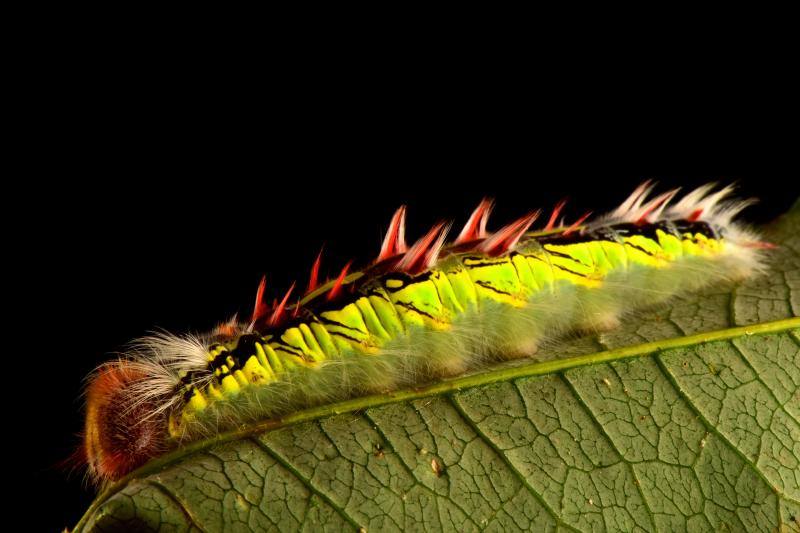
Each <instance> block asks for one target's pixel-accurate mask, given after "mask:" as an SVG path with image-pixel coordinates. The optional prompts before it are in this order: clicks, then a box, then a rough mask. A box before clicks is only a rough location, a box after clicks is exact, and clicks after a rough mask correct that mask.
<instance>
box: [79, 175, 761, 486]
mask: <svg viewBox="0 0 800 533" xmlns="http://www.w3.org/2000/svg"><path fill="white" fill-rule="evenodd" d="M652 189H653V186H652V185H650V184H649V183H645V184H643V185H642V186H640V187H639V188H638V189H636V191H634V193H633V194H632V195H631V196H630V197H629V198H628V199H627V200H626V201H625V202H623V204H622V205H621V206H620V207H619V208H617V209H616V210H615V211H614V212H612V213H610V214H608V215H606V216H605V217H602V218H599V219H597V220H595V221H592V222H589V223H584V219H585V218H586V217H584V218H582V219H581V220H579V221H577V222H576V223H574V224H572V225H569V226H566V225H564V224H559V225H557V224H556V220H557V219H558V216H559V213H560V210H561V208H562V207H563V203H562V204H559V206H557V207H556V208H555V209H554V211H553V213H552V215H551V216H550V217H549V221H548V222H547V224H546V225H545V226H544V227H543V228H542V229H541V230H539V231H530V228H531V226H532V225H533V223H534V222H535V220H536V219H537V217H538V214H539V213H538V212H532V213H529V214H527V215H525V216H524V217H522V218H520V219H519V220H517V221H515V222H513V223H511V224H509V225H507V226H505V227H504V228H502V229H500V230H498V231H496V232H493V233H488V232H487V230H486V225H487V220H488V216H489V213H490V211H491V208H492V204H491V202H490V201H488V200H484V201H482V202H481V203H480V205H479V206H478V208H477V209H476V210H475V212H474V213H473V214H472V216H471V217H470V218H469V220H468V221H467V223H466V225H465V226H464V228H463V230H462V231H461V232H460V233H459V235H458V237H457V238H456V239H455V240H454V241H453V242H452V243H450V244H446V242H445V238H446V235H447V230H448V226H447V225H445V224H437V225H436V226H435V227H434V228H433V229H431V231H429V232H428V233H427V234H426V235H425V236H423V237H422V238H421V239H420V240H418V241H417V242H416V243H415V244H414V245H412V246H411V247H408V246H407V245H406V243H405V237H404V234H405V208H404V207H401V208H400V209H399V210H398V211H397V212H396V213H395V215H394V217H393V218H392V221H391V224H390V226H389V231H388V232H387V234H386V238H385V240H384V242H383V245H382V247H381V251H380V253H379V255H378V258H377V260H376V261H375V262H374V263H373V264H371V265H370V266H368V267H367V268H365V269H364V270H362V271H359V272H354V273H352V274H349V275H348V270H349V268H348V267H349V265H348V267H345V268H344V269H343V270H342V272H341V274H340V275H339V276H338V278H337V279H336V280H334V281H331V282H329V283H326V284H323V285H321V286H318V283H317V278H318V272H319V265H320V258H319V257H318V258H317V261H316V262H315V264H314V267H313V268H312V273H311V280H310V282H309V286H308V289H307V291H306V294H305V296H303V297H302V299H301V300H299V301H298V303H297V304H295V305H288V302H289V298H290V297H291V293H292V292H293V290H292V289H293V287H292V289H290V290H289V291H288V292H287V294H286V295H285V296H284V298H283V299H282V301H281V302H280V303H278V302H276V303H274V304H273V305H272V306H267V305H266V304H265V303H264V301H263V293H264V282H263V280H262V284H261V285H260V286H259V290H258V294H257V298H256V305H255V309H254V311H253V315H252V317H251V320H250V321H248V322H246V323H240V322H237V321H236V320H233V321H231V322H228V323H226V324H222V325H220V326H218V327H217V328H216V329H215V330H214V331H213V332H211V333H209V334H207V335H203V336H192V335H183V336H175V335H170V334H158V335H154V336H150V337H146V338H144V339H141V340H140V341H138V343H137V344H136V345H134V347H133V349H132V350H131V351H130V353H129V354H127V355H126V356H124V357H123V358H122V359H120V360H118V361H115V362H111V363H108V364H106V365H103V366H101V367H100V368H99V369H98V370H97V371H96V373H95V375H94V376H93V378H92V380H91V383H90V385H89V387H88V390H87V408H86V424H85V435H84V448H83V449H84V453H85V457H86V461H87V463H88V467H89V472H90V474H91V476H92V477H93V478H94V479H95V480H97V481H100V482H103V481H108V480H115V479H118V478H119V477H121V476H122V475H124V474H126V473H127V472H129V471H131V470H132V469H134V468H136V467H138V466H140V465H141V464H143V463H144V462H145V461H147V460H148V459H150V458H152V457H154V456H156V455H159V454H161V453H164V452H165V451H167V450H169V449H171V448H173V447H175V446H177V445H179V444H181V443H185V442H187V441H190V440H193V439H197V438H200V437H202V436H206V435H209V434H214V433H215V432H218V431H222V430H226V429H230V428H232V427H235V426H237V425H239V424H241V423H244V422H247V421H254V420H260V419H265V418H270V417H277V416H281V415H283V414H286V413H287V412H291V411H292V410H296V409H298V408H301V407H305V406H309V405H313V404H318V403H321V402H328V401H335V400H340V399H343V398H346V397H351V396H354V395H359V394H365V393H369V392H382V391H390V390H393V389H396V388H397V387H400V386H404V385H413V384H416V383H420V382H423V381H425V380H430V379H434V378H439V377H443V376H450V375H455V374H458V373H461V372H464V371H465V370H467V369H470V368H475V367H479V366H481V365H485V364H488V363H491V362H493V361H497V360H503V359H510V358H516V357H528V356H531V355H532V354H534V353H535V352H536V350H537V346H539V345H540V344H541V343H542V342H545V341H547V340H549V339H554V338H558V337H559V336H561V335H563V334H565V333H567V332H570V331H574V330H584V329H589V330H593V329H594V330H596V329H606V328H609V327H613V326H614V325H615V324H616V323H617V322H618V320H619V319H620V317H621V316H623V315H624V314H625V313H630V312H635V311H637V310H640V309H642V308H644V307H647V306H650V305H653V304H654V303H658V302H662V301H664V300H666V299H668V298H671V297H673V296H675V295H677V294H681V293H684V292H687V291H694V290H697V289H698V288H701V287H703V286H706V285H709V284H711V283H715V282H718V281H720V280H731V279H740V278H743V277H747V276H752V275H754V274H756V273H758V272H759V271H760V270H761V262H762V254H761V248H764V247H765V246H767V245H766V244H765V243H762V242H760V241H759V239H758V236H757V235H756V234H754V233H753V232H751V231H749V230H747V229H745V228H744V227H743V226H742V225H741V224H739V223H736V222H733V221H732V219H733V217H734V216H735V215H736V214H737V213H738V212H739V211H740V210H741V209H743V208H744V207H745V206H746V205H748V202H747V201H744V202H743V201H729V200H726V198H727V197H728V196H729V194H730V192H731V190H732V189H731V188H730V187H726V188H723V189H721V190H719V191H716V192H714V191H713V186H711V185H706V186H703V187H700V188H698V189H697V190H695V191H693V192H691V193H689V194H688V195H686V196H684V197H683V198H682V199H681V200H680V201H677V202H673V200H675V196H676V194H677V192H678V191H677V190H672V191H669V192H667V193H664V194H661V195H659V196H656V197H655V198H652V199H648V197H649V195H650V193H651V191H652Z"/></svg>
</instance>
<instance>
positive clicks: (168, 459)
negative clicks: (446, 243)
mask: <svg viewBox="0 0 800 533" xmlns="http://www.w3.org/2000/svg"><path fill="white" fill-rule="evenodd" d="M799 230H800V204H796V205H795V207H794V209H793V210H792V211H791V212H790V213H789V214H787V215H786V216H784V217H783V218H782V219H781V220H780V221H779V223H777V224H776V225H775V226H773V228H772V229H771V232H770V234H769V235H768V238H770V239H771V240H772V241H773V242H778V243H780V244H781V246H780V247H779V248H778V249H777V250H774V251H773V253H772V261H771V266H770V272H769V274H768V275H767V276H764V277H762V278H759V279H757V280H752V281H749V282H747V283H744V284H741V285H739V286H737V287H714V288H712V289H709V290H707V291H705V292H703V293H701V294H698V295H693V296H691V297H687V298H682V299H679V300H677V301H675V302H673V303H672V304H671V305H669V306H666V307H663V308H661V309H658V310H655V311H652V312H648V313H644V314H642V316H640V317H638V318H636V319H634V320H629V321H626V322H625V324H624V325H623V326H622V327H620V328H618V329H616V330H614V331H611V332H607V333H603V334H600V335H597V336H594V337H584V338H581V339H576V340H573V341H570V342H568V343H563V344H562V345H560V346H558V347H556V348H551V350H550V352H549V353H543V354H541V355H540V356H539V358H538V360H537V361H533V362H532V361H530V360H528V361H517V362H515V363H513V364H506V365H502V366H498V367H494V368H492V369H488V370H484V371H481V372H478V373H474V374H471V375H468V376H464V377H461V378H459V379H455V380H449V381H443V382H440V383H436V384H434V385H432V386H429V387H426V388H420V389H415V390H408V391H400V392H396V393H393V394H388V395H381V396H370V397H366V398H357V399H354V400H350V401H346V402H342V403H339V404H336V405H328V406H322V407H319V408H314V409H309V410H306V411H303V412H300V413H297V414H295V415H292V416H290V417H287V418H286V419H284V420H282V421H271V422H264V423H261V424H258V425H255V426H252V427H246V428H242V429H240V430H238V431H235V432H232V433H228V434H224V435H220V436H219V437H217V438H215V439H214V440H211V441H204V442H196V443H193V444H192V445H190V446H188V447H187V448H185V449H183V450H179V451H177V452H174V453H172V454H170V455H167V456H165V457H162V458H159V459H157V460H155V461H152V462H151V463H149V464H147V465H145V466H144V467H143V468H141V469H139V470H138V471H136V472H133V473H132V474H130V475H129V476H127V477H126V478H124V479H122V480H121V481H120V482H118V483H117V484H115V485H113V486H112V487H110V488H109V489H108V490H107V491H106V492H105V493H103V494H101V495H100V496H99V497H98V498H97V499H96V500H95V502H94V503H93V504H92V506H91V507H90V508H89V510H88V511H87V512H86V514H85V515H84V517H83V518H82V520H81V522H80V523H79V524H78V526H77V530H79V531H112V530H130V529H137V530H150V529H162V530H164V531H249V530H281V531H294V530H313V531H316V530H330V531H341V530H357V529H359V528H364V529H366V530H368V531H397V530H417V531H453V530H457V531H460V532H467V531H477V530H484V529H486V530H493V531H513V530H536V531H540V530H543V531H551V530H565V531H604V530H610V531H619V530H621V531H632V530H645V531H654V530H659V531H682V530H691V531H708V530H732V531H742V530H748V531H776V530H777V531H800V318H797V316H798V311H800V231H799Z"/></svg>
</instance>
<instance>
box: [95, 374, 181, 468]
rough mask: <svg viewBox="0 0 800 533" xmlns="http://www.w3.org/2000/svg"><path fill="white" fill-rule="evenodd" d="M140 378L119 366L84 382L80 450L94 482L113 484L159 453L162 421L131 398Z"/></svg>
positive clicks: (147, 403) (146, 403) (148, 406)
mask: <svg viewBox="0 0 800 533" xmlns="http://www.w3.org/2000/svg"><path fill="white" fill-rule="evenodd" d="M146 377H147V374H146V373H145V372H143V371H142V370H141V369H140V368H137V365H136V364H134V363H131V362H126V361H119V362H115V363H109V364H107V365H104V366H102V367H100V369H98V371H97V372H96V373H95V375H94V377H93V379H92V380H91V382H90V383H89V386H88V388H87V390H86V423H85V426H84V442H83V451H84V455H85V458H86V462H87V464H88V468H89V475H90V476H91V477H92V479H93V480H94V481H95V482H101V481H115V480H117V479H119V478H120V477H122V476H124V475H125V474H127V473H128V472H130V471H131V470H134V469H135V468H137V467H139V466H141V465H142V464H144V463H145V462H146V461H147V460H148V459H150V458H152V457H154V456H156V455H159V454H160V453H161V452H162V451H163V449H164V444H165V439H166V435H165V433H164V429H163V428H164V424H163V418H162V416H161V415H159V414H158V412H157V410H155V409H154V406H153V405H151V402H150V401H147V400H145V401H142V397H141V395H140V394H137V393H136V392H137V390H138V387H137V386H140V385H141V383H142V381H143V380H144V379H145V378H146ZM154 413H156V414H155V415H154Z"/></svg>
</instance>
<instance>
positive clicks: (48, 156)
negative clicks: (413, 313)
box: [6, 70, 800, 530]
mask: <svg viewBox="0 0 800 533" xmlns="http://www.w3.org/2000/svg"><path fill="white" fill-rule="evenodd" d="M167 77H168V76H167V75H166V74H164V76H155V77H148V78H147V80H146V81H142V79H141V78H139V77H137V76H128V75H126V72H125V71H122V70H116V71H115V74H114V75H113V76H112V77H108V78H106V77H98V78H96V83H93V84H89V85H81V87H80V90H77V89H74V88H72V89H69V90H60V91H50V90H46V89H43V88H41V87H39V88H37V90H36V91H34V93H33V100H34V101H35V106H33V107H32V111H31V115H30V119H31V120H30V121H28V122H27V123H26V124H25V125H24V127H22V128H21V129H20V134H19V135H18V141H19V143H20V146H25V147H26V149H24V150H21V152H20V154H21V156H22V159H23V160H24V166H23V170H21V171H20V172H19V173H18V174H15V175H16V176H18V179H17V181H18V182H19V183H18V185H19V186H20V191H22V192H20V193H18V194H16V195H10V196H9V197H7V199H6V202H9V203H17V200H19V205H17V206H16V207H21V208H22V209H21V213H22V214H21V215H19V217H18V218H15V219H14V220H13V223H12V224H11V225H9V226H8V228H9V229H12V230H13V231H9V232H8V233H9V235H8V241H9V242H10V244H11V246H12V250H14V251H13V253H12V254H11V255H12V259H13V262H14V263H15V265H16V266H21V267H22V268H21V270H23V271H24V272H22V273H21V274H20V276H19V277H18V278H16V277H15V278H13V279H12V280H11V285H15V284H17V280H20V281H19V284H21V285H22V286H23V288H24V292H25V297H24V299H23V301H22V304H21V307H20V309H21V310H20V311H19V312H18V319H19V322H20V324H22V325H24V329H23V331H24V332H25V333H24V334H20V335H17V334H14V335H11V336H10V338H9V339H8V342H9V345H10V346H11V347H13V352H12V353H13V358H14V359H11V357H12V356H8V357H9V361H12V360H13V361H18V360H19V359H22V358H24V359H25V360H24V361H22V363H23V364H21V366H17V367H16V368H17V370H13V368H12V367H10V366H9V368H8V371H9V372H11V374H10V375H13V376H18V377H17V378H16V379H15V381H16V380H18V381H17V382H18V383H22V385H23V390H24V393H23V394H22V395H21V396H18V397H19V398H23V399H24V402H22V401H19V402H17V403H18V404H19V406H20V409H18V411H19V414H21V415H22V419H23V420H22V423H21V424H22V428H23V434H25V435H26V438H25V440H24V442H25V444H24V446H23V448H24V450H22V452H23V453H24V454H30V457H31V460H30V461H29V462H26V461H20V463H21V465H22V466H24V468H25V469H26V470H27V473H28V475H27V476H26V480H27V481H29V482H30V487H31V488H30V491H31V492H32V493H33V495H34V496H35V497H34V498H33V499H34V500H35V501H37V502H40V503H41V502H47V504H46V506H45V509H46V511H39V513H40V514H39V515H37V519H38V518H41V520H42V521H43V522H44V523H45V526H46V528H47V529H48V530H55V529H58V528H62V527H64V526H72V525H74V523H75V522H76V521H77V519H78V518H79V517H80V515H81V514H82V512H83V511H84V510H85V508H86V506H87V505H88V503H89V502H90V501H91V498H92V497H93V491H92V489H91V488H87V487H85V486H84V484H83V481H82V474H81V473H80V472H77V473H72V474H70V473H69V472H68V471H67V469H65V468H64V467H63V466H60V465H59V463H60V462H61V461H63V460H64V459H66V458H67V457H68V456H69V455H70V454H71V453H72V451H73V450H74V449H75V447H77V446H78V444H79V438H78V436H77V434H78V433H79V432H80V429H81V423H82V415H81V410H82V405H81V401H80V399H79V395H80V391H81V381H82V379H83V378H84V376H85V375H86V374H87V373H89V372H90V371H91V369H92V368H94V367H95V366H96V365H97V364H99V363H100V362H102V361H104V360H106V359H107V358H108V357H110V355H109V354H110V353H111V352H113V351H115V350H120V349H123V347H124V344H125V343H126V342H128V341H130V340H131V339H133V338H135V337H137V336H140V335H142V334H145V333H147V332H148V331H150V330H153V329H154V328H165V329H167V330H170V331H174V332H181V331H186V330H192V331H203V330H206V329H208V328H210V327H212V326H213V325H214V324H215V323H217V322H218V321H220V320H223V319H226V318H228V317H230V316H231V315H232V314H233V313H236V312H240V313H243V314H245V315H246V314H247V313H249V312H250V310H251V309H252V305H253V298H254V295H255V289H256V286H257V284H258V281H259V279H260V277H261V276H262V275H263V274H266V275H267V284H268V289H269V290H268V293H269V295H270V297H271V296H273V295H275V296H277V295H280V294H282V293H283V291H284V290H285V289H286V288H287V287H288V286H289V284H290V283H291V282H292V281H293V280H295V279H297V280H298V282H299V283H300V284H304V283H305V281H306V279H307V275H308V269H309V267H310V265H311V263H312V262H313V260H314V258H315V256H316V254H317V253H318V252H319V250H320V248H321V247H322V246H323V245H324V248H325V251H324V254H323V264H322V265H323V266H322V271H323V274H325V275H328V276H334V275H335V274H336V273H337V272H338V269H340V268H341V267H342V266H343V265H344V263H345V262H346V261H348V260H350V259H355V261H356V265H358V264H364V263H365V262H367V261H369V260H370V259H371V258H372V257H373V256H374V254H375V253H376V252H377V250H378V248H379V246H380V240H381V237H382V234H383V231H385V228H386V225H387V223H388V221H389V218H390V217H391V214H392V212H393V211H394V209H395V208H396V207H397V206H399V205H400V204H407V205H408V232H407V234H408V237H409V239H413V238H415V237H416V236H419V235H421V233H422V232H424V231H425V230H426V229H427V228H429V227H430V226H431V225H432V224H433V223H435V222H437V221H439V220H441V219H445V220H454V221H455V222H456V225H458V224H461V223H463V222H464V221H465V219H466V217H467V216H468V214H469V212H470V211H471V209H473V208H474V206H475V205H476V204H477V202H478V201H479V200H480V199H481V198H482V197H483V196H491V197H494V198H495V199H496V200H497V207H496V209H495V214H494V216H493V218H492V220H491V221H490V227H491V228H497V227H499V226H500V225H501V224H503V223H505V222H509V221H511V220H512V219H513V218H515V217H517V216H520V215H521V214H523V213H525V212H526V211H527V210H529V209H530V208H532V207H542V208H544V209H549V208H551V207H552V206H553V205H554V204H555V203H556V202H557V201H558V200H560V199H561V198H563V197H569V199H570V201H569V203H568V207H567V209H566V211H565V214H566V216H567V219H568V220H573V219H575V218H577V217H578V216H580V215H581V214H583V212H584V211H585V210H587V209H591V210H594V211H595V212H603V211H605V210H607V209H610V208H611V207H613V206H614V205H615V204H617V203H619V202H620V201H622V200H623V199H624V198H625V197H626V196H627V195H628V194H629V193H630V191H631V190H632V189H633V188H634V187H635V186H636V185H637V184H638V183H640V182H641V181H642V180H644V179H648V178H654V179H656V180H658V182H659V190H664V189H666V188H667V187H674V186H683V187H684V188H685V189H684V190H688V189H690V188H691V187H693V186H697V185H699V184H702V183H705V182H707V181H720V182H722V183H729V182H733V181H735V182H737V183H738V184H739V188H740V194H741V195H743V196H756V197H758V198H760V199H761V203H760V204H758V205H757V206H754V207H752V208H750V209H749V210H748V211H747V213H746V215H745V218H747V219H748V220H751V221H752V222H754V223H762V222H765V221H768V220H770V219H771V218H773V217H774V216H776V215H777V214H779V213H781V212H783V211H785V210H786V209H787V208H788V207H789V206H790V205H791V204H792V202H793V201H794V200H795V199H796V198H797V197H798V193H799V192H800V187H798V180H799V179H800V175H799V174H798V165H797V163H796V161H795V150H796V138H794V137H793V136H791V135H789V134H788V133H787V134H783V133H779V132H777V130H776V129H774V128H773V127H772V125H770V124H767V123H766V122H765V121H766V119H767V118H770V117H772V118H775V119H776V120H778V121H779V122H780V121H782V116H783V115H782V114H783V112H784V110H783V109H782V108H781V107H780V106H779V105H774V107H769V105H770V104H769V102H767V103H766V104H764V106H761V107H760V108H759V110H758V111H754V112H752V114H748V113H746V112H745V111H743V110H742V109H741V108H740V107H739V106H738V103H737V102H736V100H735V99H728V97H727V96H726V94H724V93H719V94H713V91H708V92H703V91H702V90H701V89H696V92H695V93H691V94H690V95H689V96H688V97H687V96H686V95H684V96H685V98H684V99H683V100H680V101H678V100H675V98H674V97H673V96H669V97H667V98H665V99H652V100H651V99H649V98H647V97H644V98H642V99H641V101H639V100H637V101H635V102H620V101H613V100H610V99H606V98H605V97H604V96H601V95H598V93H597V92H595V91H590V92H585V91H582V90H580V89H577V88H575V87H572V88H569V90H566V91H565V93H564V94H562V95H560V96H562V97H563V98H561V99H559V100H557V101H556V99H555V96H556V93H558V92H559V91H558V90H557V89H556V90H553V92H552V93H551V94H548V95H541V94H538V95H537V96H536V97H534V96H533V93H527V92H525V91H520V90H515V89H509V88H508V87H513V84H511V85H508V86H506V85H503V82H502V81H500V80H498V82H497V83H499V84H500V86H499V87H495V88H494V89H495V90H493V91H491V92H487V93H481V92H480V91H477V90H472V91H469V92H465V91H464V89H463V87H459V86H458V85H453V86H450V87H449V88H448V89H439V88H435V87H433V86H428V85H427V84H426V83H421V84H418V85H415V86H414V87H410V88H409V87H406V86H401V87H397V88H396V90H393V91H387V90H385V89H386V88H385V86H384V85H380V84H379V86H377V87H376V86H371V85H359V86H353V85H348V86H341V85H340V82H338V81H335V80H326V79H318V80H313V79H312V80H308V82H307V83H306V84H298V85H291V86H283V87H282V88H281V90H280V91H277V92H276V91H275V90H274V87H272V86H271V85H270V83H258V84H252V83H247V82H242V81H240V80H231V82H230V86H225V84H220V83H219V82H217V83H215V84H214V85H213V89H211V88H210V86H206V85H203V82H204V80H202V79H197V80H196V81H197V85H194V84H186V83H182V84H180V85H179V87H180V88H179V89H176V88H174V86H173V85H172V84H171V83H169V82H167V81H166V78H167ZM93 79H95V78H93ZM387 80H388V78H384V83H385V82H386V81H387ZM53 82H58V83H60V85H59V86H60V87H62V88H63V87H70V83H72V82H74V80H71V79H70V78H69V77H63V78H58V77H56V78H54V79H53ZM587 96H589V97H588V98H587ZM686 102H689V103H692V104H694V106H693V107H692V108H691V110H690V109H689V108H688V107H686V106H685V104H686ZM628 104H630V105H628ZM622 106H626V107H627V109H628V111H629V114H628V115H626V116H625V117H624V118H623V116H622V115H621V113H620V109H621V107H622ZM698 118H700V119H701V120H700V122H698V121H697V119H698ZM12 288H14V287H12ZM29 330H30V331H29ZM14 364H15V365H17V364H19V363H16V362H15V363H14ZM28 435H30V436H31V438H28V437H27V436H28ZM40 509H41V508H40Z"/></svg>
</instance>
